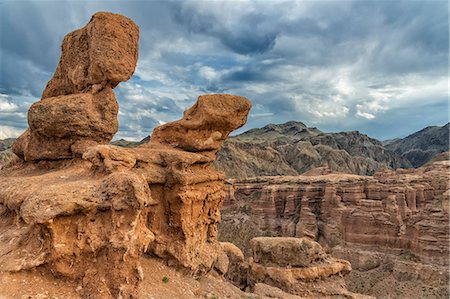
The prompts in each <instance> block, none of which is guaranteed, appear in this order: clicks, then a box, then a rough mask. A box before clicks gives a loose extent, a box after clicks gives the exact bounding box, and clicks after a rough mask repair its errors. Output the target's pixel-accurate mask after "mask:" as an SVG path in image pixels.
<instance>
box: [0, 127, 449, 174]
mask: <svg viewBox="0 0 450 299" xmlns="http://www.w3.org/2000/svg"><path fill="white" fill-rule="evenodd" d="M149 139H150V137H146V138H144V139H142V140H141V141H139V142H134V141H127V140H124V139H120V140H116V141H113V142H111V143H112V144H114V145H117V146H122V147H136V146H138V145H140V144H143V143H146V142H148V141H149ZM14 140H15V139H14V138H9V139H5V140H0V166H1V165H3V164H5V163H7V162H8V161H9V160H10V159H11V158H12V157H13V154H12V151H11V146H12V144H13V142H14ZM448 150H449V124H446V125H445V126H442V127H439V126H430V127H426V128H424V129H423V130H420V131H418V132H416V133H414V134H411V135H409V136H408V137H405V138H396V139H390V140H385V141H383V142H380V141H378V140H376V139H373V138H370V137H369V136H367V135H365V134H361V133H360V132H358V131H351V132H339V133H324V132H322V131H320V130H319V129H317V128H309V127H307V126H306V125H305V124H303V123H301V122H295V121H290V122H287V123H284V124H277V125H275V124H269V125H267V126H265V127H263V128H255V129H251V130H249V131H247V132H244V133H242V134H240V135H237V136H234V137H229V138H228V139H227V140H226V141H225V143H224V145H223V146H222V149H221V150H220V152H219V154H218V157H217V161H216V162H215V165H216V167H217V168H218V169H220V170H222V171H224V172H225V175H226V176H227V177H228V178H245V177H254V176H261V175H298V174H301V173H304V172H306V171H308V170H311V169H313V168H316V167H319V166H322V165H324V164H327V165H328V167H329V168H330V169H331V170H334V171H339V172H346V173H354V174H360V175H371V174H373V173H374V172H375V171H377V170H378V169H379V168H381V167H386V166H387V167H391V168H394V169H395V168H399V167H402V168H408V167H420V166H422V165H424V164H425V163H427V162H428V161H430V160H431V159H432V158H433V157H434V156H436V155H438V154H440V153H442V152H445V151H448Z"/></svg>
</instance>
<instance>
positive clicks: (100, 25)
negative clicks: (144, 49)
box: [42, 12, 139, 99]
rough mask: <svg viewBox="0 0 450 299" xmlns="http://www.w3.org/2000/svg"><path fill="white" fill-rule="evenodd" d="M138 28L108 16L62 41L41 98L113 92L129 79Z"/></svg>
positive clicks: (99, 17)
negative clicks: (57, 57)
mask: <svg viewBox="0 0 450 299" xmlns="http://www.w3.org/2000/svg"><path fill="white" fill-rule="evenodd" d="M138 40H139V27H138V26H137V25H136V24H135V23H134V22H133V21H132V20H130V19H129V18H127V17H125V16H122V15H119V14H114V13H110V12H98V13H96V14H94V15H93V16H92V18H91V20H90V21H89V23H88V24H87V25H86V26H85V27H83V28H81V29H78V30H75V31H73V32H71V33H69V34H67V35H66V36H65V37H64V41H63V44H62V47H61V50H62V53H61V58H60V61H59V64H58V67H57V68H56V71H55V74H54V75H53V78H52V79H51V80H50V81H49V82H48V83H47V86H46V88H45V90H44V92H43V93H42V98H43V99H45V98H50V97H56V96H61V95H68V94H74V93H81V92H83V93H85V92H88V91H92V92H95V91H98V90H101V89H103V88H105V87H107V86H108V87H110V88H114V87H116V86H117V84H119V83H120V82H123V81H127V80H128V79H130V78H131V76H132V75H133V73H134V69H135V67H136V63H137V60H138Z"/></svg>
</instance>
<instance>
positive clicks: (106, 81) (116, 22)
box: [13, 12, 139, 161]
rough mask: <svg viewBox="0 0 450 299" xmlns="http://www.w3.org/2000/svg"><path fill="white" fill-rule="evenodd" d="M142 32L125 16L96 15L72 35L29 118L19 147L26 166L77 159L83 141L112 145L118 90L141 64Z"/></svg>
mask: <svg viewBox="0 0 450 299" xmlns="http://www.w3.org/2000/svg"><path fill="white" fill-rule="evenodd" d="M138 39H139V27H138V26H137V25H136V24H135V23H134V22H133V21H132V20H130V19H128V18H127V17H124V16H122V15H118V14H113V13H107V12H100V13H96V14H95V15H94V16H93V17H92V19H91V20H90V22H89V24H87V25H86V26H85V27H83V28H81V29H78V30H75V31H73V32H71V33H69V34H67V35H66V36H65V38H64V41H63V44H62V47H61V48H62V52H61V58H60V61H59V64H58V67H57V68H56V71H55V74H54V75H53V78H52V79H51V80H50V81H49V82H48V84H47V87H46V88H45V90H44V92H43V93H42V99H41V100H40V101H39V102H36V103H34V104H33V105H32V106H31V108H30V110H29V112H28V125H29V129H28V130H27V131H26V132H25V133H23V134H22V135H21V136H20V137H19V138H18V139H17V141H16V142H15V143H14V145H13V152H14V153H15V154H16V155H17V156H19V157H20V158H22V159H24V160H25V161H37V160H58V159H66V158H73V157H74V153H73V152H72V150H71V146H72V145H73V144H74V143H75V142H76V141H79V140H85V141H92V142H96V143H99V144H107V143H109V142H110V141H111V139H112V137H113V136H114V134H115V133H116V132H117V129H118V121H117V113H118V105H117V102H116V98H115V95H114V92H113V91H112V89H113V88H114V87H116V86H117V84H119V83H120V82H122V81H126V80H128V79H129V78H130V77H131V76H132V74H133V72H134V69H135V67H136V63H137V59H138Z"/></svg>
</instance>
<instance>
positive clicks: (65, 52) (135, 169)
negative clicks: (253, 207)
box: [0, 13, 251, 298]
mask: <svg viewBox="0 0 450 299" xmlns="http://www.w3.org/2000/svg"><path fill="white" fill-rule="evenodd" d="M138 36H139V29H138V27H137V26H136V24H134V23H133V22H132V21H131V20H129V19H128V18H126V17H123V16H120V15H116V14H112V13H97V14H95V15H94V16H93V17H92V19H91V21H90V22H89V24H88V25H86V26H85V27H84V28H82V29H79V30H76V31H74V32H72V33H69V34H68V35H67V36H66V37H65V39H64V42H63V45H62V55H61V59H60V62H59V65H58V68H57V69H56V71H55V74H54V76H53V78H52V79H51V80H50V81H49V83H48V84H47V87H46V89H45V90H44V92H43V95H42V99H41V100H40V101H39V102H37V103H35V104H33V105H32V106H31V108H30V110H29V113H28V124H29V129H28V130H27V131H26V132H25V133H24V134H23V135H22V136H21V137H19V138H18V140H17V141H16V143H15V144H14V147H13V149H14V153H15V154H16V155H17V156H18V157H19V158H18V159H16V161H15V162H14V163H10V164H9V166H7V167H4V168H3V169H2V171H1V172H0V216H1V217H0V219H1V220H0V269H1V271H7V272H15V271H23V270H29V269H34V268H37V269H39V270H41V272H42V273H44V274H45V275H50V274H53V275H56V276H57V277H60V278H63V279H69V280H71V281H75V282H76V283H77V284H78V285H79V288H77V291H78V292H79V294H80V296H81V297H83V298H136V297H137V296H138V284H139V282H140V281H141V280H142V279H143V271H142V268H141V265H140V262H139V258H140V257H141V256H142V255H143V254H144V253H149V254H153V255H156V256H159V257H161V258H164V259H165V260H167V261H168V262H169V264H171V265H176V266H178V267H179V268H180V269H183V270H185V271H186V272H188V273H190V274H191V275H195V276H201V275H204V274H205V273H208V272H209V271H211V270H212V269H216V270H217V272H219V273H222V274H223V273H225V272H227V269H228V264H229V261H228V257H227V254H226V253H225V251H224V249H222V246H221V245H220V243H219V242H218V241H217V223H218V222H219V221H220V212H219V209H220V207H221V204H222V201H223V199H224V197H225V193H224V182H223V174H222V173H220V172H218V171H216V170H215V169H214V168H213V167H212V163H213V162H214V159H215V155H216V153H217V151H218V150H219V149H220V146H221V144H222V142H223V141H224V140H225V138H226V137H227V136H228V135H229V134H230V132H231V131H233V130H235V129H237V128H239V127H240V126H242V125H243V124H244V123H245V121H246V118H247V114H248V112H249V110H250V108H251V103H250V102H249V101H248V100H247V99H246V98H243V97H239V96H234V95H204V96H201V97H199V99H198V101H197V103H196V104H195V105H194V106H193V107H191V108H190V109H189V110H187V111H186V112H185V115H184V117H183V119H181V120H179V121H175V122H172V123H168V124H166V125H164V126H162V127H160V128H156V129H155V134H154V135H153V136H152V138H151V140H150V142H149V143H148V144H145V145H142V146H140V147H138V148H134V149H124V148H118V147H115V146H111V145H106V144H107V143H109V141H110V140H111V138H112V137H113V136H114V133H115V132H116V131H117V112H118V106H117V102H116V100H115V96H114V92H113V90H112V89H113V88H114V87H115V86H117V84H119V82H121V81H125V80H127V79H129V78H130V77H131V75H132V74H133V72H134V68H135V66H136V61H137V49H138V44H137V43H138Z"/></svg>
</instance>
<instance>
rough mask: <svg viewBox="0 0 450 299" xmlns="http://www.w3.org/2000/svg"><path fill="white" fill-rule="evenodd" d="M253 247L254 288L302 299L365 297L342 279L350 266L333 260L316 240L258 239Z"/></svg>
mask: <svg viewBox="0 0 450 299" xmlns="http://www.w3.org/2000/svg"><path fill="white" fill-rule="evenodd" d="M251 245H252V249H253V259H251V260H250V262H249V264H250V267H249V274H248V281H249V284H250V286H251V287H252V288H253V289H255V288H256V285H257V284H258V283H263V284H267V285H270V286H274V287H276V288H279V289H281V290H283V291H284V292H287V293H289V294H292V295H298V296H302V298H303V297H306V298H318V297H327V296H330V297H333V296H336V297H339V296H341V297H347V298H362V297H363V296H360V295H359V294H354V293H352V292H349V291H348V290H347V289H346V286H345V282H344V280H343V278H342V276H343V275H345V274H347V273H349V272H350V271H351V266H350V263H349V262H347V261H344V260H337V259H333V258H331V257H330V256H329V255H327V254H325V252H324V251H323V249H322V247H321V246H320V245H319V244H318V243H316V242H314V241H311V240H309V239H307V238H282V237H279V238H267V237H259V238H254V239H253V240H252V241H251ZM258 292H260V290H259V291H258Z"/></svg>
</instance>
